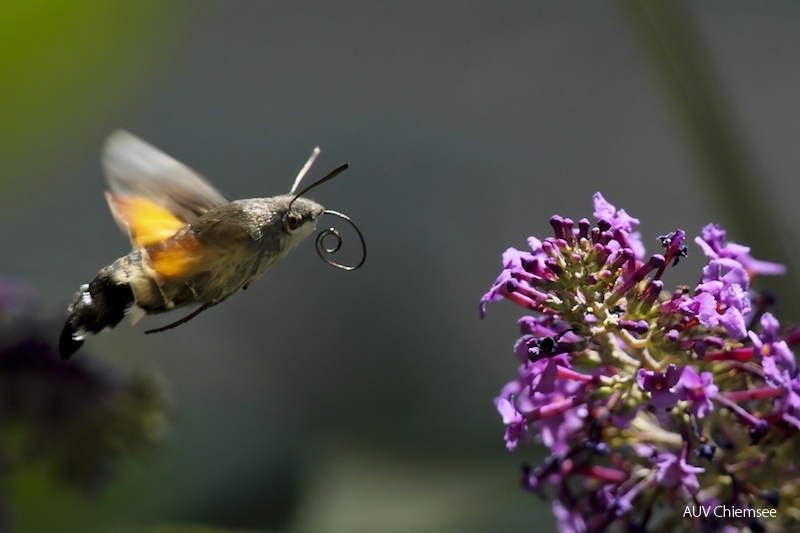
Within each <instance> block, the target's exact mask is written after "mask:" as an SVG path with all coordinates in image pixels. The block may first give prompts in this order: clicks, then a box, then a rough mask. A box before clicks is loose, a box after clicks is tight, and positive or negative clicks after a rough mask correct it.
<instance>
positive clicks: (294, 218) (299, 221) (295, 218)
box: [285, 213, 303, 231]
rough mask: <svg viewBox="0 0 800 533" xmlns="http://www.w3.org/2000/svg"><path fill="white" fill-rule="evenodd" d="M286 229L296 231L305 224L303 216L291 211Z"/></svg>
mask: <svg viewBox="0 0 800 533" xmlns="http://www.w3.org/2000/svg"><path fill="white" fill-rule="evenodd" d="M285 224H286V229H288V230H289V231H294V230H296V229H297V228H299V227H300V226H302V225H303V216H302V215H299V214H297V213H289V214H288V215H286V222H285Z"/></svg>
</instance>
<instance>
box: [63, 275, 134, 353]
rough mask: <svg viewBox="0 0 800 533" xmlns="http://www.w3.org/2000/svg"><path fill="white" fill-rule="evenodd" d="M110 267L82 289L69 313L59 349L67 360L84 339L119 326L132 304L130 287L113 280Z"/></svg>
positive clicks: (77, 293) (76, 295)
mask: <svg viewBox="0 0 800 533" xmlns="http://www.w3.org/2000/svg"><path fill="white" fill-rule="evenodd" d="M111 274H112V271H111V269H110V268H109V267H106V268H104V269H103V270H101V271H100V273H99V274H98V275H97V277H96V278H94V280H92V282H91V283H89V284H88V285H81V288H80V289H78V292H76V293H75V299H74V300H73V302H72V304H70V306H69V308H68V309H67V321H66V323H65V324H64V328H63V329H62V330H61V337H60V338H59V341H58V349H59V352H60V353H61V357H62V358H63V359H68V358H69V357H70V356H71V355H72V354H74V353H75V352H76V351H78V349H79V348H80V347H81V345H82V344H83V341H84V339H85V338H86V337H87V336H89V335H93V334H95V333H99V332H101V331H103V330H104V329H107V328H108V329H110V328H113V327H114V326H116V325H117V324H119V323H120V321H121V320H122V319H123V318H124V317H125V312H126V311H127V310H128V308H129V307H130V306H131V305H132V304H133V302H134V298H133V292H132V291H131V288H130V285H128V284H127V283H124V282H123V283H120V282H119V281H115V280H114V279H112V275H111Z"/></svg>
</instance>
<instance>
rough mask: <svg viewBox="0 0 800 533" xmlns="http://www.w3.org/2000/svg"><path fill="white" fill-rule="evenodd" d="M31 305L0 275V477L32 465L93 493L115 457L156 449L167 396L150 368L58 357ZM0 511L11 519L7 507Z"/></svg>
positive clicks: (26, 292) (24, 290)
mask: <svg viewBox="0 0 800 533" xmlns="http://www.w3.org/2000/svg"><path fill="white" fill-rule="evenodd" d="M37 307H38V306H37V305H36V300H35V295H34V294H33V292H32V290H31V289H30V288H29V287H27V286H25V285H24V284H21V283H18V282H15V281H13V280H9V279H3V278H0V483H2V478H4V477H7V476H9V475H13V474H14V472H15V471H16V470H18V469H24V468H26V466H29V465H31V464H36V463H38V464H43V465H46V469H47V471H48V472H49V473H50V474H51V475H52V476H53V477H55V478H56V479H57V480H58V482H59V483H61V484H62V485H63V486H64V487H65V488H73V489H76V490H78V491H79V492H80V493H83V494H84V495H85V496H86V497H91V496H95V495H97V493H98V491H100V490H101V489H102V488H104V487H105V486H106V485H107V483H108V482H109V480H110V479H111V477H112V476H113V474H114V471H115V470H116V469H117V467H118V466H119V463H120V462H121V461H125V460H127V459H129V458H131V457H142V456H148V455H151V454H152V453H153V452H154V451H155V450H157V449H158V447H159V445H160V444H161V442H162V440H163V439H164V437H165V435H166V432H167V429H168V426H169V417H170V415H169V411H170V407H169V404H170V402H169V399H168V396H167V394H166V391H165V389H164V384H163V383H162V382H161V380H160V379H158V378H157V376H155V375H153V374H149V373H144V372H128V371H124V370H122V369H119V368H115V367H114V366H112V365H110V364H108V363H101V362H100V361H99V360H97V359H95V358H94V357H93V356H92V355H91V354H89V353H85V354H82V356H81V357H80V358H78V359H76V360H75V361H74V362H73V361H70V362H65V361H63V360H62V359H61V358H60V356H59V355H58V350H57V347H56V346H55V344H54V341H53V339H54V336H53V331H54V328H53V327H52V326H53V324H52V323H49V322H43V321H42V320H41V319H40V318H39V316H41V313H40V312H37V311H39V310H38V309H37ZM87 351H88V350H87ZM0 509H2V510H3V514H4V516H3V523H4V524H6V525H8V524H13V521H14V517H13V507H10V506H8V505H2V506H0Z"/></svg>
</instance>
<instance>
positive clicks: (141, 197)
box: [103, 130, 229, 249]
mask: <svg viewBox="0 0 800 533" xmlns="http://www.w3.org/2000/svg"><path fill="white" fill-rule="evenodd" d="M103 169H104V171H105V175H106V180H107V183H108V192H106V199H107V200H108V205H109V207H110V208H111V213H112V214H113V215H114V219H115V220H116V221H117V224H118V225H119V227H120V228H121V229H122V231H124V232H125V233H127V234H128V237H129V238H130V240H131V244H132V245H133V247H134V249H138V248H145V247H148V246H152V245H154V244H157V243H159V242H162V241H164V240H166V239H167V238H169V237H171V236H172V235H174V234H175V233H177V232H178V230H180V229H181V228H183V227H184V226H186V225H187V224H189V223H191V222H193V221H195V220H197V219H198V218H199V217H200V216H202V215H203V214H205V213H206V212H208V211H209V210H210V209H213V208H215V207H219V206H221V205H225V204H227V203H229V202H228V200H227V199H226V198H225V197H224V196H222V194H221V193H220V192H219V191H217V189H215V188H214V187H213V186H212V185H211V184H210V183H208V182H207V181H206V180H205V179H203V178H202V177H201V176H200V175H199V174H197V173H196V172H194V171H193V170H192V169H190V168H189V167H187V166H186V165H184V164H183V163H180V162H179V161H176V160H175V159H173V158H172V157H170V156H168V155H167V154H165V153H163V152H162V151H160V150H158V149H157V148H155V147H153V146H151V145H149V144H147V143H146V142H144V141H143V140H141V139H139V138H138V137H136V136H134V135H131V134H130V133H128V132H126V131H122V130H120V131H117V132H115V133H113V134H112V135H111V136H110V137H109V138H108V140H107V141H106V144H105V147H104V149H103Z"/></svg>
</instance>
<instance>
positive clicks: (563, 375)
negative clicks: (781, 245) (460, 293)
mask: <svg viewBox="0 0 800 533" xmlns="http://www.w3.org/2000/svg"><path fill="white" fill-rule="evenodd" d="M593 200H594V216H595V218H596V219H597V223H596V224H595V225H592V223H591V222H590V221H589V220H587V219H581V220H579V221H578V222H577V223H575V222H574V221H573V220H571V219H568V218H562V217H559V216H554V217H552V218H551V219H550V223H551V225H552V227H553V230H554V234H555V235H554V236H553V237H548V238H546V239H544V240H539V239H536V238H534V237H530V238H529V239H528V246H529V248H530V249H529V250H524V251H523V250H517V249H514V248H509V249H508V250H506V252H505V253H504V254H503V270H502V272H501V273H500V275H499V276H498V278H497V280H496V281H495V283H494V284H493V285H492V287H491V289H490V290H489V292H487V293H486V294H485V295H484V296H483V297H482V298H481V301H480V312H481V316H484V315H485V313H486V304H487V303H488V302H495V301H499V300H502V299H506V300H510V301H512V302H514V303H516V304H518V305H520V306H522V307H523V308H525V309H527V310H528V311H529V312H530V314H529V315H527V316H524V317H522V318H521V319H520V320H519V322H518V323H519V326H520V329H521V332H522V337H521V338H520V339H519V340H518V341H517V343H516V345H515V347H514V352H515V354H516V356H517V358H518V360H519V363H520V366H519V370H518V373H517V377H516V379H514V380H513V381H511V382H510V383H508V384H507V385H506V386H505V387H503V389H502V391H501V392H500V394H499V395H498V396H497V398H496V399H495V405H496V407H497V410H498V411H499V413H500V415H501V416H502V419H503V423H504V424H505V426H506V431H505V443H506V447H507V448H508V449H509V450H515V449H516V448H518V447H519V446H522V445H526V444H528V443H530V442H531V441H533V440H534V438H536V439H539V440H540V441H541V442H542V443H543V444H544V445H545V446H546V447H547V448H548V449H549V451H550V456H549V458H548V459H547V460H545V461H544V463H543V464H541V465H540V466H538V467H536V468H530V467H526V468H525V469H524V481H525V485H526V486H527V487H528V488H529V489H530V490H532V491H541V490H543V489H545V488H547V487H551V488H553V489H554V491H555V500H554V504H553V509H554V513H555V514H556V517H557V519H558V521H559V524H560V525H561V528H562V530H563V531H598V530H603V529H604V528H607V527H609V526H612V525H615V526H618V527H625V528H633V529H636V530H645V529H649V528H651V527H657V528H658V529H664V530H693V529H695V528H696V529H704V528H706V529H708V530H717V529H719V528H722V527H726V526H728V527H744V526H747V527H750V528H751V529H753V530H758V529H759V528H762V527H763V526H764V524H763V523H761V522H759V519H758V518H753V516H755V515H754V514H753V513H755V512H756V511H759V510H763V509H773V510H774V511H776V516H777V517H778V518H775V519H774V521H773V523H772V524H769V527H778V528H779V529H781V528H787V527H788V528H797V527H800V514H798V513H797V512H796V509H797V508H800V484H798V483H796V481H795V479H796V478H797V477H798V475H800V464H798V463H797V461H796V460H795V459H794V455H795V454H796V451H797V449H798V446H799V445H800V440H798V435H799V434H798V430H800V374H799V373H798V369H797V366H796V364H795V359H794V354H793V353H792V351H791V349H790V346H791V345H792V344H793V343H795V342H796V341H797V340H798V338H800V335H796V334H795V335H792V334H790V335H789V336H788V337H784V336H782V333H781V330H780V326H779V323H778V321H777V320H776V319H775V318H774V317H773V316H772V315H771V314H770V313H769V312H767V311H766V309H765V307H764V305H762V304H763V302H765V301H766V299H758V298H756V295H755V294H754V293H753V291H752V290H751V288H750V282H751V280H752V279H753V278H754V277H755V276H757V275H759V274H781V273H783V272H784V269H783V267H782V266H781V265H777V264H775V263H768V262H765V261H759V260H756V259H754V258H752V257H751V256H750V249H749V248H747V247H745V246H740V245H737V244H734V243H730V242H726V241H725V238H726V236H725V232H724V231H723V230H722V229H720V227H719V226H717V225H713V224H712V225H708V226H706V227H705V228H703V231H702V236H701V237H698V238H697V239H696V240H695V242H696V243H697V244H698V245H699V246H700V248H701V249H702V251H703V252H704V253H705V255H706V256H707V257H708V263H707V264H706V266H705V267H704V268H703V272H702V276H701V277H700V281H699V283H698V284H697V286H696V287H694V288H693V289H691V288H689V287H679V288H677V289H676V290H675V291H673V292H672V293H669V292H667V291H665V290H664V283H663V281H662V276H663V274H664V272H665V270H666V268H667V266H669V265H670V264H671V265H677V264H678V261H679V260H680V259H681V257H684V256H685V255H686V254H687V247H686V246H685V245H684V239H685V234H684V232H683V231H682V230H676V231H674V232H672V233H669V234H667V235H663V236H661V237H659V240H660V241H661V244H662V245H663V249H664V251H663V254H654V255H651V256H649V257H647V256H646V254H645V248H644V246H643V244H642V241H641V236H640V235H639V233H636V232H634V231H633V230H634V228H635V227H636V226H637V225H638V224H639V221H638V220H637V219H635V218H633V217H631V216H630V215H628V214H627V213H626V212H625V211H623V210H621V209H620V210H617V209H616V208H615V207H614V206H613V205H611V204H610V203H608V202H607V201H606V200H605V199H604V198H603V197H602V195H600V193H597V194H595V195H594V198H593ZM687 505H695V506H698V508H699V507H700V506H706V507H709V506H714V505H717V506H730V507H732V508H737V509H744V510H750V511H753V513H746V512H745V513H742V514H739V515H736V516H727V517H722V518H720V517H717V516H715V514H714V513H713V512H712V513H706V515H705V516H703V515H702V513H698V514H701V516H694V515H693V516H686V515H685V514H684V513H683V511H684V509H685V508H686V506H687ZM742 516H745V517H746V518H742ZM758 516H764V515H763V514H759V515H758ZM704 530H705V529H704Z"/></svg>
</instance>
